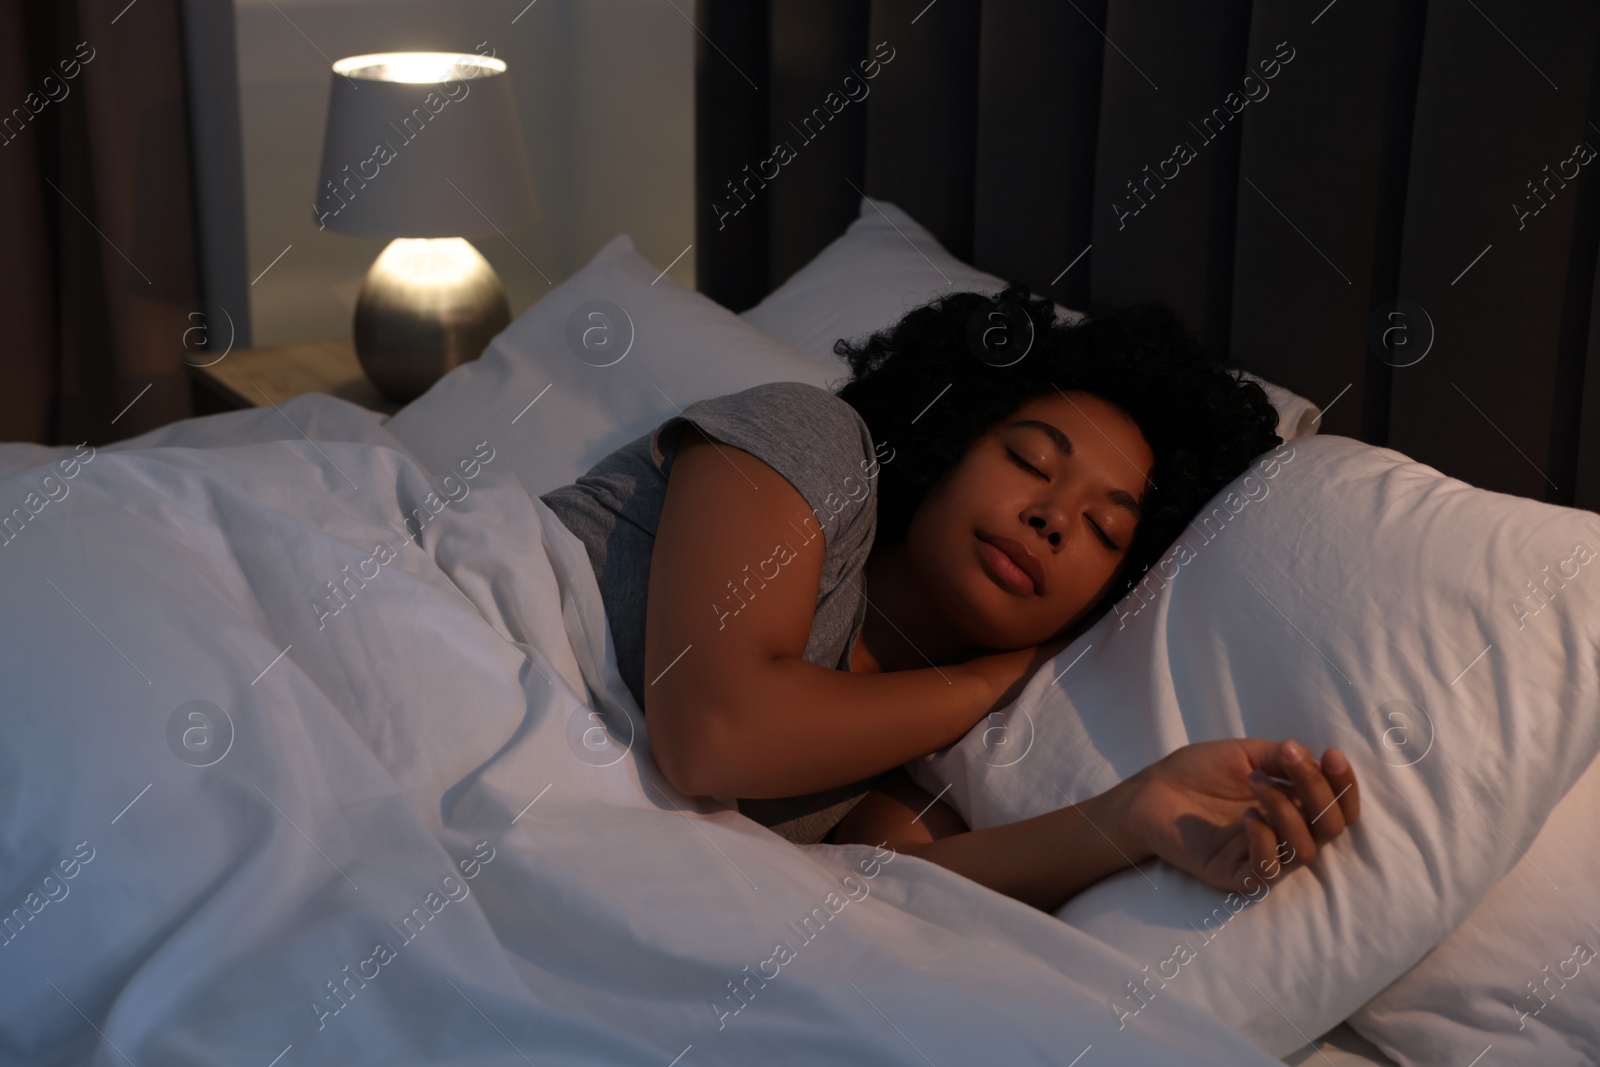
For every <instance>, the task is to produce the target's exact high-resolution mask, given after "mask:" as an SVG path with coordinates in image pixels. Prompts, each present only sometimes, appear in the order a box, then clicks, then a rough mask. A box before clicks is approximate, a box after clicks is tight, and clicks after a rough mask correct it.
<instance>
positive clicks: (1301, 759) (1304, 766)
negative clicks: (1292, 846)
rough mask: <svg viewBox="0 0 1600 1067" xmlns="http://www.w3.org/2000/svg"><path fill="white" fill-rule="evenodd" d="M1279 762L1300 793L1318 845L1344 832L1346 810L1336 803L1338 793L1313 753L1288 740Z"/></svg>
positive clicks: (1304, 811) (1280, 754) (1305, 814)
mask: <svg viewBox="0 0 1600 1067" xmlns="http://www.w3.org/2000/svg"><path fill="white" fill-rule="evenodd" d="M1279 762H1280V763H1282V764H1283V768H1284V770H1285V771H1287V772H1288V775H1287V776H1288V778H1289V779H1290V780H1291V781H1293V782H1294V784H1295V790H1296V791H1297V792H1298V793H1299V794H1300V803H1301V808H1302V810H1303V813H1304V816H1305V818H1306V820H1307V821H1308V823H1309V825H1310V827H1311V832H1312V833H1313V834H1314V835H1315V836H1316V839H1317V843H1318V844H1321V843H1323V842H1325V841H1331V840H1333V839H1334V838H1335V837H1338V836H1339V835H1340V834H1342V833H1344V810H1343V809H1342V808H1340V806H1339V805H1338V804H1337V803H1335V801H1334V794H1335V792H1336V790H1335V789H1334V787H1333V786H1331V785H1330V784H1329V782H1328V779H1327V777H1326V776H1325V775H1324V774H1323V773H1322V767H1321V766H1319V765H1318V764H1317V762H1316V761H1315V760H1314V759H1312V758H1311V753H1310V752H1307V751H1306V749H1305V748H1304V747H1303V746H1301V745H1298V744H1296V743H1295V742H1293V741H1285V742H1284V743H1283V745H1282V746H1281V747H1280V748H1279Z"/></svg>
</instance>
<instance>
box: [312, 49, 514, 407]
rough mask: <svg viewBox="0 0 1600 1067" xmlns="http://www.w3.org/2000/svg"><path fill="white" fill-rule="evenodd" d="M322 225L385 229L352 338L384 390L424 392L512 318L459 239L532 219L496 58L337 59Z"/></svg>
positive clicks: (317, 214)
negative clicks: (385, 240)
mask: <svg viewBox="0 0 1600 1067" xmlns="http://www.w3.org/2000/svg"><path fill="white" fill-rule="evenodd" d="M312 213H313V216H314V218H315V220H316V222H317V228H318V229H325V228H327V229H334V230H338V231H340V232H343V233H350V234H359V235H361V236H365V237H389V238H392V240H391V241H390V242H389V245H388V247H386V248H385V249H384V250H383V252H382V253H381V254H380V255H379V256H378V258H377V260H376V261H374V262H373V264H372V267H371V269H370V270H368V272H367V276H366V280H365V281H364V282H363V283H362V285H361V295H360V297H359V298H358V299H357V302H356V315H355V348H356V356H357V357H358V358H359V359H360V361H361V366H362V369H363V370H365V371H366V372H367V376H368V377H369V378H371V379H372V382H373V384H374V385H376V386H377V387H378V388H379V389H380V390H381V391H382V392H383V393H384V395H386V396H388V397H389V398H391V399H393V400H398V401H406V400H411V399H413V398H414V397H417V396H420V395H421V394H422V393H424V392H425V391H427V389H428V387H429V386H430V385H432V384H433V383H434V382H436V381H438V380H439V378H440V377H442V376H443V375H444V374H445V373H446V372H447V371H449V370H450V369H451V368H453V367H455V366H457V365H459V364H461V363H466V362H468V361H470V360H474V359H477V358H478V356H479V355H481V354H482V352H483V349H484V346H486V345H487V344H488V343H489V341H490V340H491V339H492V338H493V337H494V335H495V334H497V333H499V332H500V331H501V330H503V329H505V327H506V326H507V325H508V324H509V323H510V322H511V309H510V306H509V305H508V304H507V303H506V295H505V290H504V289H503V288H502V287H501V285H500V279H499V277H498V276H497V275H496V274H495V272H494V268H492V267H491V266H489V262H488V261H487V260H486V259H484V258H483V256H482V255H481V254H479V252H478V250H477V249H475V248H473V247H472V245H470V244H468V243H467V241H466V238H467V237H475V236H488V235H489V234H492V233H501V234H503V233H504V232H505V231H507V230H514V229H517V228H519V227H522V226H527V225H529V224H530V223H532V222H534V221H535V220H537V219H538V217H539V206H538V203H537V200H536V198H535V196H534V191H533V174H532V168H531V167H530V165H529V162H528V152H527V148H526V146H525V145H524V143H523V139H522V126H521V124H520V123H519V122H518V121H517V113H516V103H515V101H514V100H513V99H512V96H511V86H510V83H509V80H508V77H507V75H506V65H505V62H504V61H503V60H499V59H495V58H492V57H486V56H478V55H466V54H456V53H448V52H389V53H384V54H379V55H366V56H351V57H349V58H347V59H341V60H339V61H338V62H337V63H335V64H334V65H333V88H332V93H331V95H330V96H329V99H328V128H327V134H326V136H325V138H324V140H323V145H322V180H321V184H320V185H319V186H318V195H317V199H316V202H315V203H314V205H313V207H312Z"/></svg>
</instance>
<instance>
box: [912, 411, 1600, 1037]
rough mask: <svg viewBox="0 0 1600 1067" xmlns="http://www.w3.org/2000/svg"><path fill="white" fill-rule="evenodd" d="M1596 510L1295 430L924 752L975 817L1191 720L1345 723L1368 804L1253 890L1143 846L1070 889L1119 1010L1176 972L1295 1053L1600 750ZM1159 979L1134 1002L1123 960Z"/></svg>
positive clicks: (1187, 737) (1321, 737) (1409, 961)
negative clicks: (1225, 884)
mask: <svg viewBox="0 0 1600 1067" xmlns="http://www.w3.org/2000/svg"><path fill="white" fill-rule="evenodd" d="M1595 519H1596V517H1595V516H1594V515H1592V514H1590V513H1587V512H1583V511H1578V510H1575V509H1572V508H1564V507H1557V506H1554V505H1550V504H1544V503H1540V502H1538V501H1534V500H1529V499H1525V498H1522V497H1515V496H1508V495H1504V494H1500V493H1493V492H1489V491H1487V490H1482V489H1477V488H1474V487H1472V486H1470V485H1467V484H1466V483H1464V482H1461V481H1458V480H1456V479H1454V478H1448V477H1446V476H1444V475H1443V474H1441V473H1440V472H1438V471H1436V470H1434V469H1433V468H1431V467H1427V466H1425V465H1423V464H1421V463H1417V462H1415V461H1413V460H1410V459H1408V458H1407V457H1405V456H1403V455H1401V454H1400V453H1398V452H1394V451H1391V450H1389V449H1383V448H1377V447H1375V446H1372V445H1367V444H1363V443H1361V442H1359V441H1355V440H1352V439H1350V438H1346V437H1339V436H1322V435H1318V436H1313V437H1308V438H1304V439H1300V440H1296V441H1293V442H1287V443H1285V444H1284V445H1282V446H1280V447H1279V448H1278V449H1277V450H1276V451H1274V452H1271V453H1267V454H1265V455H1264V456H1262V457H1261V458H1260V459H1259V460H1258V461H1257V463H1256V464H1255V465H1254V466H1253V468H1252V469H1251V470H1249V471H1247V472H1246V473H1245V474H1243V475H1241V476H1240V477H1239V478H1238V479H1236V480H1235V481H1234V482H1233V483H1232V484H1231V485H1230V486H1229V487H1227V488H1226V489H1225V490H1223V491H1222V492H1221V493H1219V494H1218V495H1217V496H1216V497H1214V498H1213V500H1212V501H1211V502H1210V503H1209V504H1208V505H1207V506H1206V508H1205V509H1204V510H1203V511H1202V512H1201V513H1200V515H1199V516H1198V517H1197V518H1196V520H1195V522H1194V523H1193V525H1192V528H1191V529H1190V530H1189V531H1188V532H1186V533H1185V534H1184V535H1183V536H1182V537H1181V538H1180V539H1179V540H1178V542H1177V543H1176V544H1175V545H1174V546H1173V548H1172V550H1171V551H1170V552H1169V553H1168V554H1167V555H1166V556H1165V557H1164V558H1163V559H1162V561H1161V562H1160V563H1158V564H1157V565H1156V566H1155V567H1152V568H1151V571H1150V574H1149V576H1148V577H1147V578H1146V579H1145V581H1144V582H1143V583H1142V584H1141V585H1140V586H1139V587H1138V588H1137V589H1135V590H1134V591H1133V592H1131V593H1130V594H1129V595H1128V596H1127V597H1124V598H1123V600H1122V601H1121V602H1119V603H1118V604H1117V605H1116V606H1115V608H1114V609H1113V610H1112V611H1111V612H1110V613H1108V614H1107V615H1106V616H1105V618H1103V619H1101V620H1100V621H1099V622H1098V623H1096V624H1095V625H1094V626H1093V627H1092V628H1091V629H1090V630H1089V631H1087V632H1086V633H1085V634H1083V635H1082V636H1081V637H1079V639H1078V640H1077V641H1075V642H1073V644H1072V645H1071V646H1069V647H1068V648H1067V649H1065V650H1064V651H1063V652H1062V653H1061V655H1060V656H1059V657H1057V659H1056V661H1055V662H1054V663H1053V664H1050V665H1047V666H1046V667H1045V668H1043V669H1041V670H1040V671H1039V672H1038V674H1036V675H1035V676H1034V678H1033V679H1032V680H1031V682H1030V683H1029V685H1028V686H1027V687H1026V689H1025V690H1024V691H1023V693H1022V694H1021V696H1020V697H1019V698H1018V699H1017V700H1016V701H1015V702H1014V703H1013V704H1012V705H1010V706H1009V707H1008V708H1006V709H1004V710H1003V711H1001V712H997V713H995V714H994V715H993V716H991V717H990V720H988V721H985V722H980V723H979V724H978V725H977V726H976V727H975V728H974V729H973V730H972V731H971V732H970V733H969V734H968V735H967V736H966V737H965V738H963V739H962V740H961V741H960V742H958V743H957V744H955V745H953V746H951V748H949V749H946V750H944V751H942V752H939V753H934V754H933V755H931V756H928V757H924V759H922V760H920V761H917V762H915V763H913V764H911V765H910V769H911V771H912V776H913V778H914V779H915V780H916V781H917V782H918V783H919V784H920V785H922V786H923V787H924V788H925V789H927V790H929V791H930V792H933V793H937V792H939V791H940V790H941V789H943V788H944V787H945V786H946V785H949V786H950V787H951V788H950V791H949V792H948V793H947V794H946V799H948V800H949V801H950V802H951V803H952V804H953V805H954V806H955V807H956V808H957V810H959V811H960V812H961V814H962V816H963V817H965V818H966V820H967V822H968V824H969V825H970V826H972V827H974V828H982V827H986V826H994V825H996V824H1000V823H1008V822H1013V821H1016V820H1019V819H1024V818H1028V817H1031V816H1033V815H1037V814H1040V813H1042V812H1045V811H1049V810H1051V809H1054V808H1058V807H1061V806H1063V805H1065V804H1068V803H1076V802H1077V801H1080V800H1083V799H1086V798H1088V797H1090V796H1094V795H1096V794H1099V793H1101V792H1103V791H1105V790H1107V789H1109V788H1111V787H1112V786H1113V785H1115V784H1116V783H1117V782H1119V781H1122V780H1123V779H1126V778H1128V777H1129V776H1131V775H1133V774H1134V773H1135V772H1137V771H1138V770H1139V769H1140V768H1142V767H1145V766H1147V765H1149V764H1151V763H1154V762H1155V761H1156V760H1157V759H1159V758H1160V757H1161V756H1163V755H1165V754H1166V753H1168V752H1171V751H1173V750H1175V749H1177V748H1180V747H1182V746H1183V745H1185V744H1189V743H1192V742H1198V741H1206V740H1214V739H1220V738H1228V737H1258V738H1267V739H1271V740H1281V739H1284V738H1293V739H1295V740H1297V741H1299V742H1301V743H1302V744H1304V745H1306V746H1307V747H1308V748H1310V749H1311V750H1312V751H1313V752H1315V753H1317V754H1318V755H1319V756H1320V754H1321V753H1322V751H1323V750H1324V749H1325V748H1327V747H1329V746H1338V747H1339V748H1340V749H1341V751H1343V752H1344V753H1345V754H1346V756H1347V757H1348V758H1349V759H1350V762H1351V764H1352V765H1353V767H1354V768H1355V771H1356V776H1357V780H1358V782H1359V783H1360V787H1361V790H1362V806H1361V812H1362V814H1361V819H1360V821H1359V822H1358V823H1356V824H1355V825H1354V826H1352V827H1351V828H1350V829H1349V830H1348V831H1347V832H1346V833H1345V834H1344V835H1343V836H1342V837H1341V838H1339V839H1338V840H1337V841H1335V842H1333V843H1332V844H1331V845H1330V846H1329V847H1327V848H1326V849H1324V850H1323V852H1322V853H1321V854H1320V855H1319V856H1318V858H1317V860H1316V863H1315V865H1314V866H1312V867H1308V868H1302V869H1300V870H1297V871H1296V872H1294V873H1293V874H1291V875H1289V876H1288V877H1286V878H1284V879H1283V880H1281V881H1280V882H1278V883H1276V884H1275V885H1273V886H1272V887H1271V888H1270V892H1264V893H1261V894H1259V902H1258V903H1251V902H1249V901H1248V900H1246V898H1245V897H1243V896H1239V895H1234V896H1229V895H1227V894H1223V893H1220V892H1218V891H1216V890H1213V889H1210V888H1207V887H1206V886H1205V885H1203V884H1202V883H1201V882H1199V881H1198V880H1197V879H1194V878H1192V877H1190V876H1188V875H1186V874H1183V873H1182V872H1180V871H1178V870H1177V869H1176V868H1173V867H1171V866H1169V865H1167V864H1165V863H1163V862H1161V861H1157V860H1152V861H1149V862H1146V863H1144V864H1142V865H1141V868H1140V869H1128V870H1125V871H1121V872H1118V873H1117V874H1115V875H1112V876H1111V877H1109V878H1106V879H1104V880H1102V881H1101V882H1099V883H1097V884H1095V885H1093V886H1091V887H1090V888H1089V889H1087V890H1085V891H1084V892H1082V893H1080V894H1079V895H1077V896H1076V897H1074V898H1073V899H1072V900H1070V901H1068V902H1067V903H1066V904H1065V905H1064V906H1063V907H1062V908H1061V909H1060V910H1059V911H1058V912H1057V914H1058V916H1059V917H1061V918H1062V919H1064V920H1066V921H1067V922H1070V923H1072V924H1073V925H1076V926H1079V927H1081V928H1082V929H1084V930H1085V931H1087V932H1088V933H1091V934H1094V935H1095V936H1096V937H1099V938H1100V939H1101V940H1103V941H1106V942H1108V943H1110V944H1112V945H1114V946H1117V947H1118V948H1120V949H1122V950H1123V951H1124V952H1125V953H1127V954H1128V955H1129V956H1130V957H1131V958H1132V961H1133V963H1132V964H1131V965H1130V970H1129V973H1127V974H1123V975H1108V976H1107V984H1106V990H1105V994H1106V1002H1107V1004H1108V1006H1109V1010H1113V1011H1117V1012H1118V1018H1121V1019H1124V1020H1125V1023H1126V1025H1129V1026H1137V1025H1140V1022H1141V1019H1140V1016H1141V1015H1144V1014H1145V1013H1153V1014H1156V1015H1159V1012H1160V1009H1161V996H1162V994H1165V993H1169V992H1170V993H1172V994H1174V995H1177V996H1182V997H1188V998H1192V999H1194V1000H1196V1001H1198V1002H1200V1003H1201V1004H1203V1005H1204V1006H1205V1007H1207V1008H1208V1009H1210V1010H1211V1011H1212V1012H1214V1013H1215V1014H1217V1015H1219V1016H1221V1017H1222V1018H1223V1019H1225V1020H1227V1021H1228V1022H1230V1023H1231V1024H1233V1025H1234V1026H1236V1027H1238V1028H1239V1029H1241V1030H1243V1031H1244V1032H1245V1033H1247V1034H1248V1035H1249V1036H1250V1037H1251V1038H1252V1039H1253V1040H1255V1041H1256V1042H1257V1043H1258V1044H1260V1045H1262V1046H1263V1047H1264V1048H1266V1049H1268V1050H1269V1051H1271V1052H1272V1053H1273V1054H1274V1055H1277V1056H1282V1055H1284V1054H1286V1053H1288V1052H1291V1051H1293V1050H1294V1049H1296V1048H1298V1047H1300V1046H1302V1045H1304V1044H1305V1043H1306V1042H1307V1041H1308V1040H1309V1039H1310V1038H1311V1037H1312V1036H1314V1035H1317V1034H1321V1033H1323V1032H1324V1031H1326V1030H1328V1029H1329V1028H1330V1027H1332V1026H1333V1025H1334V1024H1336V1023H1338V1022H1339V1021H1340V1020H1342V1019H1344V1018H1346V1017H1347V1016H1349V1015H1350V1014H1351V1013H1352V1012H1353V1011H1355V1009H1356V1008H1358V1007H1359V1006H1360V1005H1361V1004H1363V1003H1364V1002H1366V1001H1367V1000H1369V999H1371V998H1372V997H1373V996H1374V995H1375V994H1376V993H1378V992H1379V991H1380V990H1382V989H1383V988H1384V987H1385V986H1387V985H1389V983H1391V982H1392V981H1394V980H1395V979H1396V978H1398V977H1399V976H1400V975H1401V974H1402V973H1404V972H1405V971H1406V970H1407V969H1409V968H1410V967H1412V966H1413V965H1414V964H1415V963H1416V962H1417V961H1418V960H1419V959H1420V958H1421V957H1422V956H1423V955H1424V954H1425V953H1426V952H1427V950H1428V949H1429V948H1430V947H1432V946H1433V945H1435V944H1437V943H1438V942H1440V941H1441V940H1443V939H1444V938H1445V936H1446V935H1448V934H1449V933H1450V932H1451V931H1452V930H1454V929H1455V928H1456V927H1458V926H1460V925H1461V924H1462V923H1463V922H1464V921H1465V920H1466V919H1467V917H1468V915H1469V914H1470V913H1471V912H1472V910H1473V908H1474V907H1475V906H1477V904H1478V902H1479V901H1480V900H1481V899H1482V898H1483V897H1484V895H1485V894H1486V893H1487V892H1488V890H1489V889H1490V887H1492V886H1493V885H1494V884H1495V882H1496V881H1498V880H1499V879H1500V878H1501V877H1502V876H1503V875H1504V874H1505V873H1506V872H1507V871H1508V870H1510V869H1511V867H1512V865H1513V864H1514V863H1515V862H1516V860H1517V859H1518V858H1519V853H1518V849H1522V848H1526V847H1527V845H1528V844H1529V842H1531V841H1532V840H1533V838H1534V836H1535V835H1536V833H1537V832H1538V830H1539V827H1540V825H1541V824H1542V823H1543V822H1544V820H1545V818H1546V816H1547V815H1548V814H1549V812H1550V811H1551V809H1552V808H1553V807H1554V806H1555V804H1556V803H1557V801H1559V800H1560V798H1561V797H1562V796H1563V795H1564V794H1565V793H1566V792H1567V790H1568V789H1569V788H1570V787H1571V786H1572V784H1573V783H1574V782H1575V781H1576V780H1577V778H1578V776H1579V774H1580V773H1581V772H1582V771H1583V770H1584V769H1585V768H1586V767H1587V766H1588V765H1589V764H1590V763H1591V762H1592V761H1593V760H1594V758H1595V755H1596V752H1597V751H1600V715H1595V714H1593V711H1594V709H1595V708H1596V707H1600V677H1597V669H1600V663H1597V661H1600V655H1597V654H1596V648H1597V645H1600V610H1596V603H1595V599H1596V593H1597V592H1600V555H1597V553H1596V546H1600V536H1597V535H1600V524H1597V523H1596V521H1595ZM1545 568H1548V570H1546V569H1545ZM1558 573H1559V574H1560V575H1564V576H1565V581H1564V583H1563V578H1562V577H1558V576H1557V575H1558ZM1546 575H1549V576H1550V577H1549V579H1548V580H1549V582H1550V588H1551V589H1552V590H1555V592H1554V595H1553V597H1551V598H1549V599H1548V600H1547V601H1546V602H1545V603H1544V605H1543V606H1542V607H1539V609H1538V610H1537V611H1535V610H1534V606H1535V604H1536V603H1537V602H1536V601H1535V600H1534V599H1533V597H1532V596H1531V595H1528V590H1529V588H1531V585H1530V586H1526V587H1525V586H1524V583H1525V582H1527V583H1532V582H1535V581H1539V582H1543V581H1545V580H1546ZM1561 584H1564V586H1565V588H1558V585H1561ZM1519 598H1520V599H1519ZM1080 656H1081V657H1082V658H1081V659H1079V657H1080ZM1057 677H1059V679H1060V681H1059V684H1056V683H1055V681H1054V680H1055V679H1056V678H1057ZM1507 783H1510V787H1509V788H1508V787H1507ZM1570 891H1572V892H1581V891H1582V890H1579V889H1578V888H1576V887H1574V889H1573V890H1570ZM1213 915H1215V916H1216V918H1215V919H1213V920H1212V921H1211V922H1210V923H1208V922H1207V919H1208V917H1211V916H1213ZM1219 931H1225V932H1226V934H1227V936H1226V937H1223V936H1221V932H1219ZM1577 933H1578V932H1577V931H1573V932H1572V936H1576V935H1577ZM1207 935H1209V936H1207ZM1180 942H1182V943H1185V944H1187V946H1188V950H1187V952H1179V951H1178V950H1177V945H1178V944H1179V943H1180ZM1557 947H1558V946H1551V948H1550V949H1549V950H1547V951H1555V949H1556V948H1557ZM1568 951H1569V952H1570V946H1569V948H1568ZM1191 955H1192V958H1180V957H1189V956H1191ZM1562 955H1563V956H1565V955H1566V953H1563V954H1562ZM1551 958H1555V957H1551ZM1515 973H1517V974H1520V971H1517V972H1515ZM1151 976H1155V977H1151ZM1163 977H1165V978H1166V979H1167V980H1166V981H1164V982H1163V981H1162V978H1163ZM1147 978H1149V985H1148V986H1147V987H1146V988H1148V990H1149V991H1150V993H1152V994H1154V996H1152V997H1150V998H1149V1000H1148V1006H1146V1007H1143V1008H1142V1009H1141V1010H1140V1011H1137V1012H1135V1011H1134V1009H1136V1008H1140V1004H1141V1002H1140V1001H1139V1000H1138V999H1134V998H1132V997H1131V996H1130V994H1129V992H1128V987H1127V985H1126V984H1125V983H1128V982H1140V983H1143V982H1144V981H1145V980H1146V979H1147ZM1517 980H1518V981H1520V978H1518V979H1517ZM1124 1012H1127V1013H1130V1015H1131V1017H1129V1016H1125V1015H1124V1014H1123V1013H1124ZM1146 1017H1148V1016H1146Z"/></svg>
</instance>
